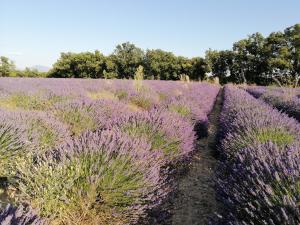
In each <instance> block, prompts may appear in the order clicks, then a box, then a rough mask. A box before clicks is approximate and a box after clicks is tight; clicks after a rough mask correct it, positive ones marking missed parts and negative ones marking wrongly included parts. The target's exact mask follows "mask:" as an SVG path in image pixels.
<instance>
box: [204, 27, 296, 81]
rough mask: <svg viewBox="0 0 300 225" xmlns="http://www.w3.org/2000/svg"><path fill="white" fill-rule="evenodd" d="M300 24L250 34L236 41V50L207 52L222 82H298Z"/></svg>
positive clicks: (210, 63)
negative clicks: (274, 30) (266, 35)
mask: <svg viewBox="0 0 300 225" xmlns="http://www.w3.org/2000/svg"><path fill="white" fill-rule="evenodd" d="M299 33H300V24H296V25H294V26H292V27H289V28H287V29H285V31H284V32H273V33H271V34H270V35H269V36H268V37H266V38H265V37H263V36H262V35H261V34H260V33H255V34H252V35H249V36H248V38H246V39H242V40H240V41H238V42H236V43H234V44H233V48H232V50H227V51H212V50H209V51H207V52H206V60H207V62H208V64H209V66H210V68H211V71H212V75H213V76H216V77H219V78H220V82H221V83H222V84H224V83H227V82H234V83H250V84H251V83H256V84H259V85H268V84H271V83H273V82H276V83H280V84H284V85H293V86H297V85H298V82H299V78H300V74H299V71H300V35H299Z"/></svg>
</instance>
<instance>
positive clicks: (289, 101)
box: [247, 87, 300, 121]
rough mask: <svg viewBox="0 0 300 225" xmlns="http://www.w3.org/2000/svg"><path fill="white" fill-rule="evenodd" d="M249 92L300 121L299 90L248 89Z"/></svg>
mask: <svg viewBox="0 0 300 225" xmlns="http://www.w3.org/2000/svg"><path fill="white" fill-rule="evenodd" d="M247 91H248V92H249V93H250V94H252V95H253V96H255V97H257V98H261V99H263V100H264V101H265V102H267V103H268V104H270V105H272V106H274V107H276V108H277V109H279V110H282V111H283V112H285V113H287V114H288V115H290V116H292V117H294V118H296V119H297V120H298V121H300V98H299V96H300V91H299V90H298V89H293V88H266V87H248V88H247Z"/></svg>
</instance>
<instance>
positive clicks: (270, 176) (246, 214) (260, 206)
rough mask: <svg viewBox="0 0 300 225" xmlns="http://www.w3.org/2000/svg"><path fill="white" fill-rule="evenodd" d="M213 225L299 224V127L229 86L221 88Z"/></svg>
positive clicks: (283, 115) (261, 102) (275, 111)
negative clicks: (217, 211) (218, 205)
mask: <svg viewBox="0 0 300 225" xmlns="http://www.w3.org/2000/svg"><path fill="white" fill-rule="evenodd" d="M220 127H221V128H220V137H221V145H220V151H221V159H222V160H221V162H220V165H219V168H218V171H217V177H218V179H217V193H218V197H219V199H220V200H221V201H222V202H223V204H224V212H223V214H222V215H220V216H219V217H218V218H216V219H215V221H214V222H213V223H214V224H232V225H233V224H245V225H246V224H253V225H254V224H274V225H279V224H280V225H281V224H286V225H296V224H299V223H300V207H299V201H300V190H299V184H300V183H299V182H300V180H299V177H300V148H299V142H300V125H299V123H298V122H297V121H296V120H294V119H292V118H289V117H288V116H287V115H285V114H282V113H280V112H279V111H277V110H275V109H273V108H271V107H270V106H268V105H267V104H266V103H264V102H263V101H262V100H257V99H255V98H254V97H252V96H251V95H249V94H248V93H247V92H246V91H243V90H240V89H238V88H235V87H232V86H226V87H225V90H224V105H223V109H222V113H221V119H220Z"/></svg>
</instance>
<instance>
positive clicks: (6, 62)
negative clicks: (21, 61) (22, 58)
mask: <svg viewBox="0 0 300 225" xmlns="http://www.w3.org/2000/svg"><path fill="white" fill-rule="evenodd" d="M15 70H16V66H15V64H14V62H13V61H11V60H10V59H9V58H7V57H5V56H1V57H0V77H8V76H11V75H12V73H14V71H15Z"/></svg>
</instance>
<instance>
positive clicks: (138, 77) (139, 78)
mask: <svg viewBox="0 0 300 225" xmlns="http://www.w3.org/2000/svg"><path fill="white" fill-rule="evenodd" d="M143 79H144V67H143V66H141V65H139V67H138V68H137V69H136V71H135V74H134V86H135V89H136V90H137V91H138V92H140V91H141V90H142V88H143Z"/></svg>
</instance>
